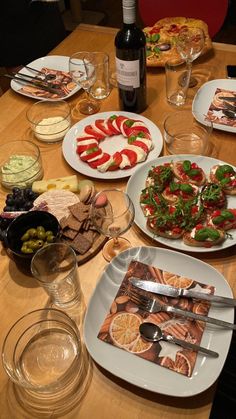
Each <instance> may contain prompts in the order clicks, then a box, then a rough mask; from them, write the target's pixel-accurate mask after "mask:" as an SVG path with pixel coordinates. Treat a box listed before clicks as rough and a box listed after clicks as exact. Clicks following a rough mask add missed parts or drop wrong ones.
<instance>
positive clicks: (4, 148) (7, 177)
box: [0, 140, 43, 189]
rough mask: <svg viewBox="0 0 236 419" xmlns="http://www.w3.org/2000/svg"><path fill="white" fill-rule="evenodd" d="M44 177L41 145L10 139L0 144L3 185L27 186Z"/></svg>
mask: <svg viewBox="0 0 236 419" xmlns="http://www.w3.org/2000/svg"><path fill="white" fill-rule="evenodd" d="M42 177H43V167H42V159H41V154H40V150H39V147H38V146H37V145H36V144H34V143H33V142H31V141H27V140H16V141H8V142H6V143H4V144H1V145H0V181H1V184H2V186H4V187H5V188H7V189H12V188H13V187H14V186H17V187H19V188H25V187H29V186H31V185H32V183H33V182H34V181H35V180H38V179H41V178H42Z"/></svg>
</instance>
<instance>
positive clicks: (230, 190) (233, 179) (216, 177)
mask: <svg viewBox="0 0 236 419" xmlns="http://www.w3.org/2000/svg"><path fill="white" fill-rule="evenodd" d="M210 180H211V182H214V183H218V184H219V185H221V187H222V189H223V190H224V192H225V193H226V195H236V172H235V170H234V168H233V167H232V166H230V165H228V164H218V165H215V166H213V167H212V168H211V171H210Z"/></svg>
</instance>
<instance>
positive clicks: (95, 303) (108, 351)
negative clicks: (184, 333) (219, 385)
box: [84, 247, 234, 397]
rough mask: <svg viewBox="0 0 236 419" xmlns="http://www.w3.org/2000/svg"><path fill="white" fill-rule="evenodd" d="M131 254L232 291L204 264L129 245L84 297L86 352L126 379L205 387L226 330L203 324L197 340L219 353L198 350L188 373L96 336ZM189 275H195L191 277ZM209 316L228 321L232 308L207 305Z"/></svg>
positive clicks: (218, 365) (219, 361)
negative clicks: (85, 308)
mask: <svg viewBox="0 0 236 419" xmlns="http://www.w3.org/2000/svg"><path fill="white" fill-rule="evenodd" d="M131 260H138V261H141V262H143V263H146V264H150V265H153V266H157V267H159V268H161V269H164V270H171V271H172V272H175V273H176V274H179V275H184V276H187V277H190V278H191V277H192V278H193V279H196V280H198V281H199V282H202V283H205V284H211V285H214V286H215V293H216V294H218V295H222V296H225V297H232V291H231V289H230V287H229V284H228V283H227V282H226V280H225V279H224V277H223V276H222V275H221V274H220V273H219V272H218V271H216V270H215V269H214V268H212V267H211V266H210V265H207V264H206V263H204V262H202V261H200V260H197V259H195V258H193V257H191V256H187V255H184V254H181V253H178V252H175V251H172V250H166V249H159V248H155V247H134V248H131V249H128V250H126V251H124V252H123V253H121V254H120V255H118V256H116V257H115V258H114V259H113V260H112V262H111V263H109V264H108V265H107V266H106V268H105V271H104V272H103V273H102V275H101V277H100V280H99V281H98V283H97V286H96V288H95V290H94V292H93V295H92V297H91V299H90V301H89V304H88V309H87V313H86V316H85V324H84V338H85V344H86V346H87V348H88V351H89V352H90V355H91V356H92V358H93V359H94V360H95V361H96V362H97V363H98V364H99V365H101V366H102V367H103V368H105V369H106V370H108V371H110V372H111V373H112V374H114V375H116V376H118V377H120V378H123V379H124V380H126V381H128V382H129V383H132V384H135V385H136V386H139V387H142V388H143V389H145V390H151V391H154V392H157V393H161V394H166V395H169V396H177V397H188V396H194V395H196V394H198V393H201V392H202V391H204V390H206V389H207V388H208V387H210V386H211V385H212V384H213V383H214V382H215V380H216V379H217V377H218V376H219V374H220V372H221V369H222V367H223V365H224V362H225V359H226V356H227V353H228V349H229V345H230V342H231V336H232V331H230V330H229V329H228V330H226V329H222V328H219V327H217V326H214V327H213V325H209V324H208V325H207V326H206V328H205V331H204V333H203V337H202V341H201V345H202V346H204V347H206V348H209V349H212V350H214V351H217V352H218V353H219V358H216V359H215V358H210V357H206V356H204V355H200V354H199V355H198V357H197V361H196V364H195V368H194V371H193V374H192V377H191V378H188V377H185V376H182V375H181V374H177V373H175V372H173V371H170V370H168V369H166V368H164V367H161V366H159V365H156V364H154V363H152V362H149V361H147V360H144V359H142V358H140V357H138V356H135V355H133V354H130V353H128V352H126V351H124V350H122V349H119V348H117V347H115V346H112V345H110V344H108V343H106V342H103V341H101V340H100V339H98V338H97V334H98V332H99V329H100V327H101V325H102V323H103V321H104V318H105V316H106V314H107V313H108V312H109V309H110V305H111V303H112V301H113V299H114V297H115V295H116V293H117V291H118V289H119V286H120V284H121V282H122V280H123V278H124V276H125V274H126V272H127V268H128V265H129V263H130V262H131ZM193 275H194V276H195V277H193ZM209 316H211V317H215V318H219V319H222V320H226V321H228V322H233V320H234V309H233V308H230V307H224V308H222V307H221V308H220V307H219V306H218V307H217V306H216V305H214V306H212V307H211V309H210V312H209Z"/></svg>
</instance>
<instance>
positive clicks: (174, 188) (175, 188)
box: [170, 182, 179, 192]
mask: <svg viewBox="0 0 236 419" xmlns="http://www.w3.org/2000/svg"><path fill="white" fill-rule="evenodd" d="M178 190H179V185H178V183H176V182H170V191H171V192H175V191H178Z"/></svg>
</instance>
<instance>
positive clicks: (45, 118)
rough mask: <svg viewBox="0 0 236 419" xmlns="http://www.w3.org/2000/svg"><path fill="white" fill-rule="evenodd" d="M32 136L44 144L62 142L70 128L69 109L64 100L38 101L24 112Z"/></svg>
mask: <svg viewBox="0 0 236 419" xmlns="http://www.w3.org/2000/svg"><path fill="white" fill-rule="evenodd" d="M26 116H27V119H28V121H29V123H30V127H31V129H32V131H33V133H34V136H35V137H36V138H37V139H38V140H39V141H42V142H44V143H57V142H59V141H62V140H63V138H64V136H65V134H66V133H67V131H69V129H70V127H71V109H70V106H69V105H68V103H67V102H66V101H65V100H56V101H53V102H52V101H49V100H40V101H39V102H36V103H34V104H33V105H32V106H31V107H30V108H29V109H28V111H27V112H26Z"/></svg>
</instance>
